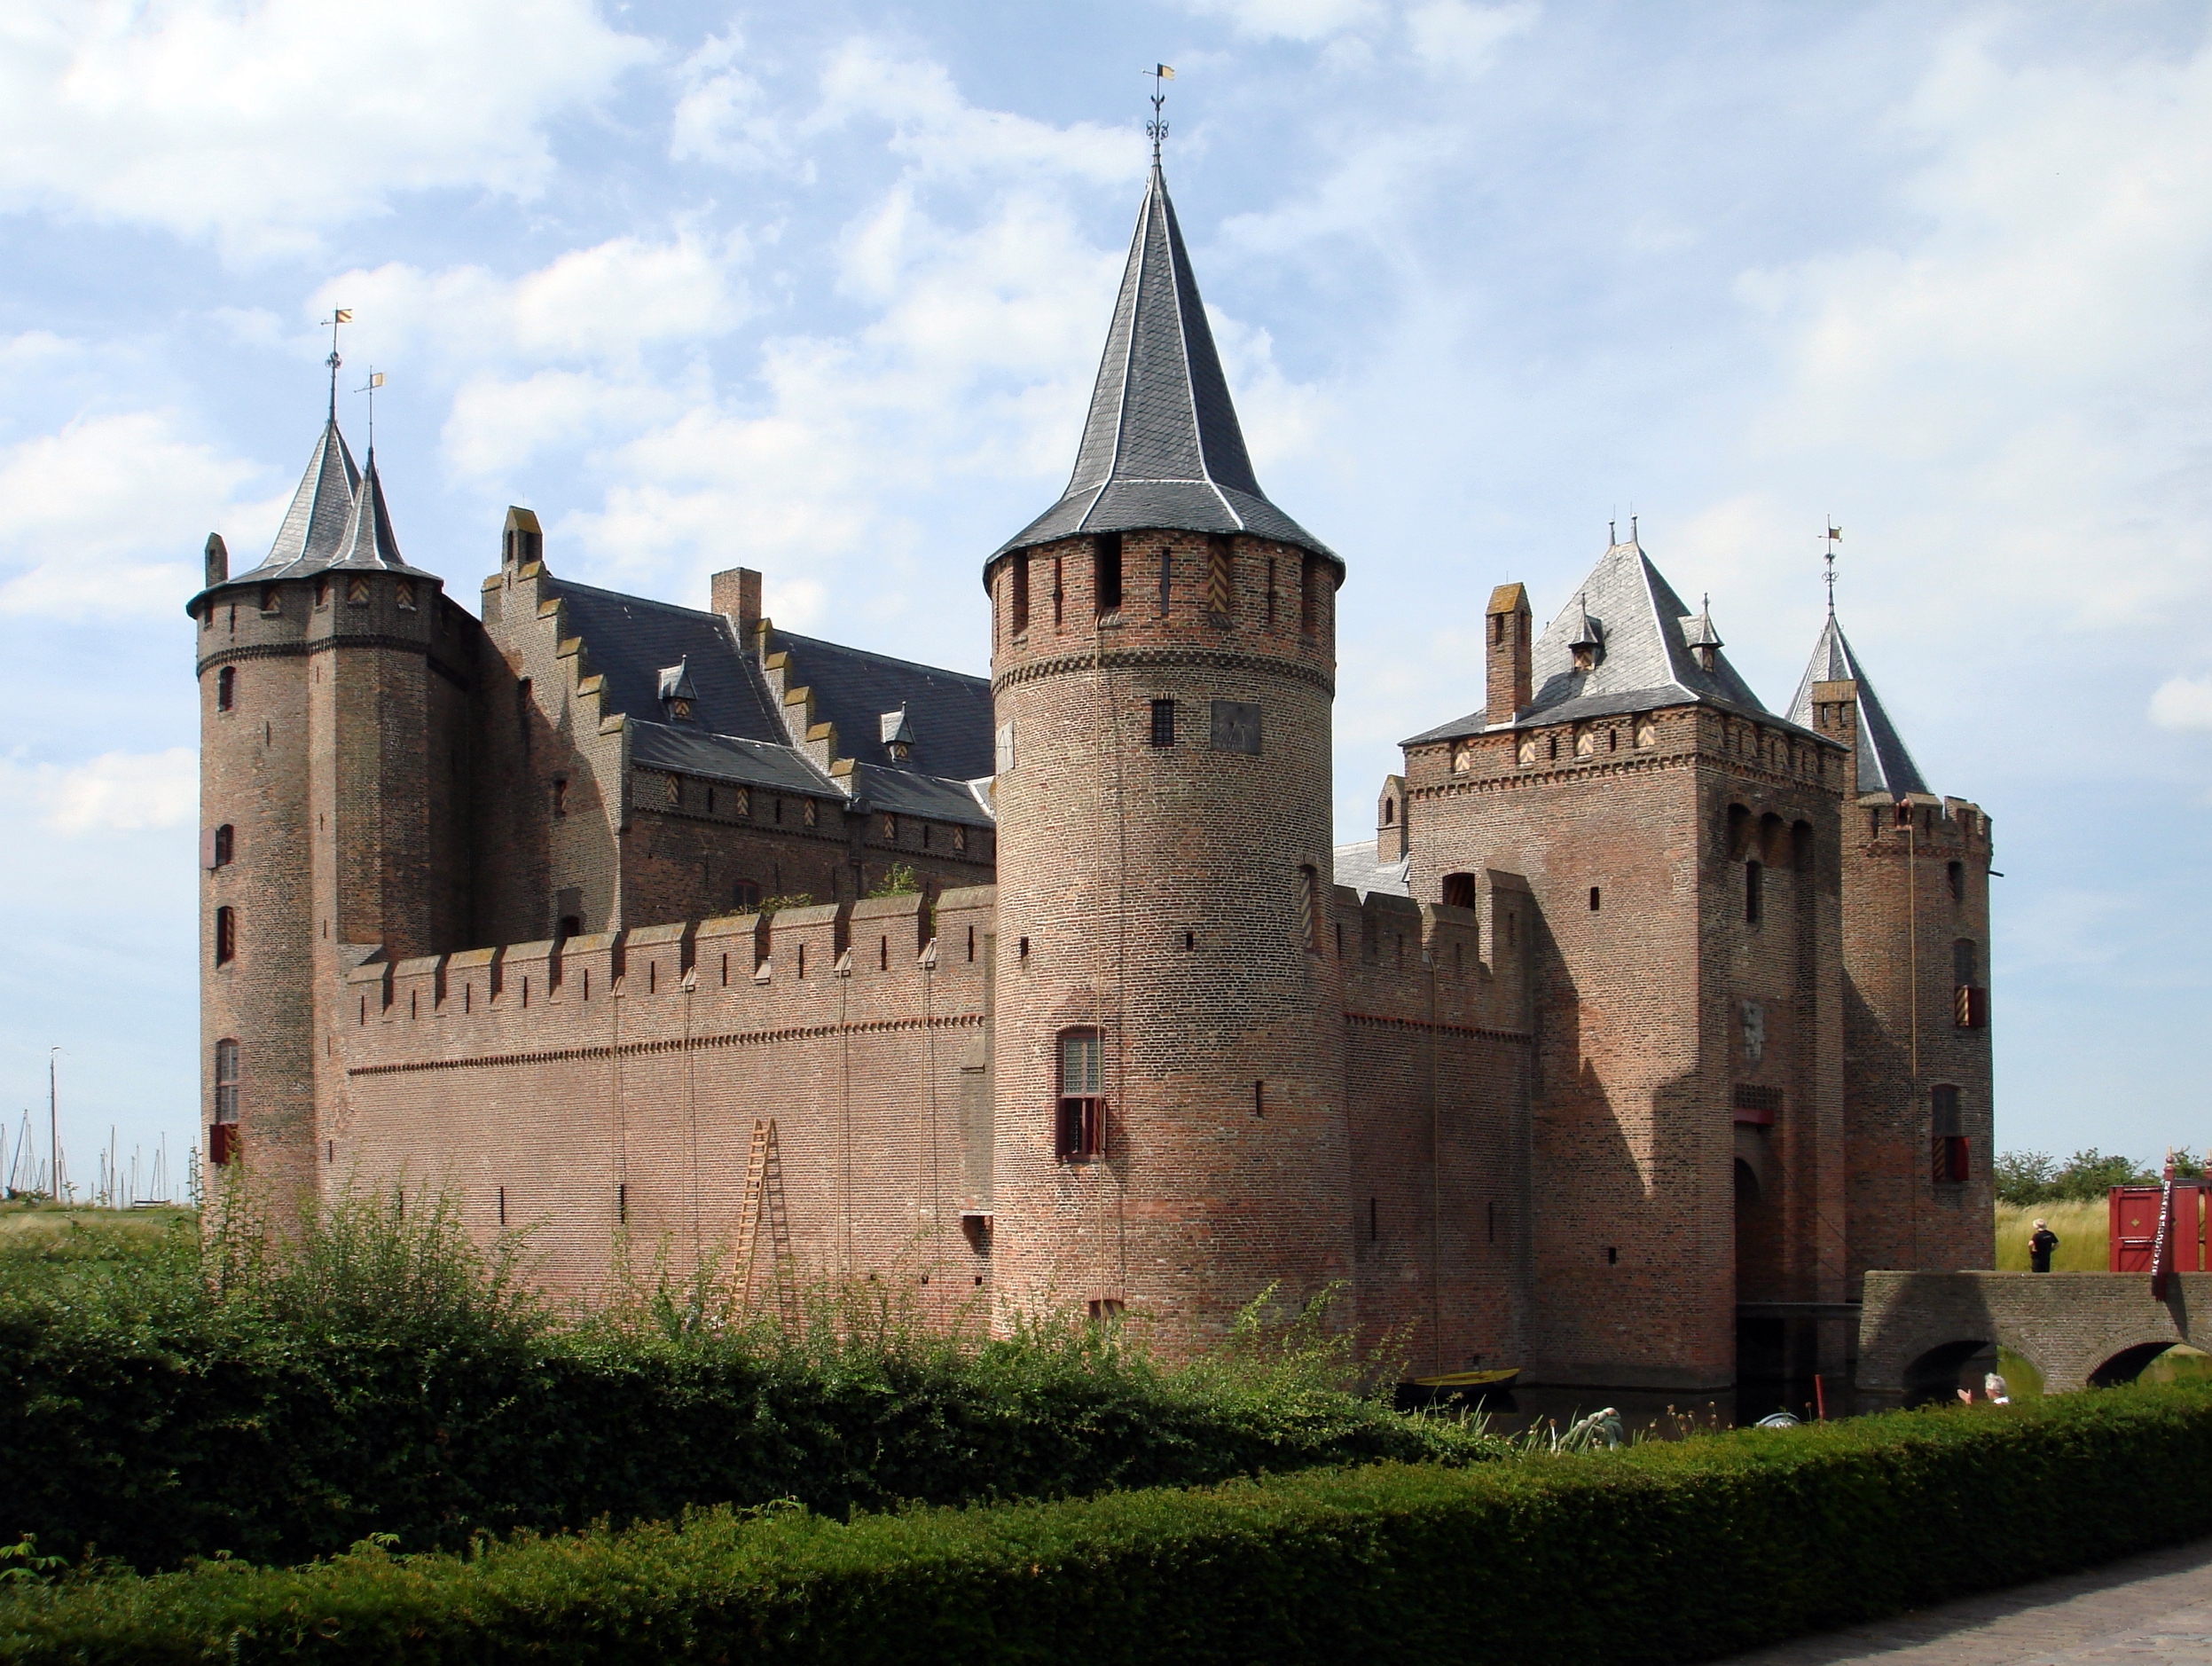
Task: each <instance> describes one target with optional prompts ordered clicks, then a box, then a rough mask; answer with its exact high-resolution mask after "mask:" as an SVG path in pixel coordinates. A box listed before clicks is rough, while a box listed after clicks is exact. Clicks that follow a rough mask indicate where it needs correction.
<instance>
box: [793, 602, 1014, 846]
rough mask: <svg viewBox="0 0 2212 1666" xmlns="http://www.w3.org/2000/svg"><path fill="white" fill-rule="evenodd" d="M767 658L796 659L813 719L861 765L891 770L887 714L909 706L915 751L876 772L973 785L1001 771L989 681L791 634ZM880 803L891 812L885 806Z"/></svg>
mask: <svg viewBox="0 0 2212 1666" xmlns="http://www.w3.org/2000/svg"><path fill="white" fill-rule="evenodd" d="M762 651H763V652H765V653H784V654H788V655H789V656H791V674H790V681H791V683H792V685H793V686H795V687H805V688H812V690H813V691H814V715H815V719H816V720H817V721H823V722H829V723H834V724H835V725H836V727H837V739H838V744H839V746H840V747H841V748H843V750H847V751H849V752H851V753H852V754H853V756H854V758H856V760H857V762H858V766H862V767H866V766H871V765H874V766H888V765H890V763H891V761H892V759H891V755H890V749H889V745H888V743H885V742H884V741H882V739H881V738H879V737H880V736H881V735H882V732H883V719H884V716H885V714H887V713H890V712H894V711H898V710H899V709H900V708H901V707H904V708H905V710H906V722H907V725H908V727H909V728H910V729H911V730H912V732H913V735H914V739H913V742H912V746H911V750H909V751H908V753H907V755H906V760H905V762H904V763H903V764H902V765H900V766H898V768H896V769H891V768H882V769H881V770H880V771H878V772H876V773H880V774H913V775H935V776H937V777H938V778H939V779H941V780H945V781H953V782H968V781H979V780H981V779H982V778H983V777H984V776H986V775H988V774H991V773H992V770H993V768H995V767H996V766H995V764H994V762H993V759H992V743H991V680H990V679H989V678H988V677H969V676H967V675H964V674H963V673H961V672H956V671H943V670H940V669H939V668H937V666H934V665H917V664H914V662H913V661H912V660H906V659H893V658H891V657H890V656H889V655H887V654H871V653H869V652H868V651H867V649H866V648H843V647H840V646H839V645H838V644H836V643H835V642H825V641H822V640H819V639H818V638H815V637H812V636H796V635H794V634H792V633H790V632H788V631H778V630H773V629H772V630H771V631H769V632H768V633H767V642H766V645H765V648H763V650H762ZM855 790H859V789H858V788H856V789H855ZM870 796H871V797H874V796H875V795H874V794H871V795H870ZM879 802H886V805H887V801H882V800H879ZM887 807H888V805H887ZM972 807H973V806H972V803H971V808H972ZM915 813H916V814H920V813H922V812H920V811H919V810H917V811H916V812H915Z"/></svg>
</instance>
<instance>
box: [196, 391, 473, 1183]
mask: <svg viewBox="0 0 2212 1666" xmlns="http://www.w3.org/2000/svg"><path fill="white" fill-rule="evenodd" d="M206 579H207V583H206V587H205V588H204V589H203V590H202V591H201V592H200V594H199V595H197V596H195V597H193V598H192V601H191V602H190V603H189V604H188V611H189V612H190V613H191V615H192V618H193V621H194V623H195V625H196V627H197V632H196V636H197V643H196V646H197V650H198V651H197V654H196V661H197V670H198V674H199V680H200V901H201V908H200V1073H201V1084H202V1091H201V1101H202V1103H201V1121H202V1123H203V1124H204V1125H205V1133H204V1136H203V1137H204V1148H205V1150H206V1151H207V1154H208V1159H209V1160H210V1161H211V1162H212V1163H214V1164H215V1165H216V1166H217V1167H226V1168H227V1167H231V1166H232V1165H233V1164H237V1163H241V1162H242V1163H244V1164H246V1165H247V1167H248V1168H249V1169H250V1171H251V1173H252V1174H253V1175H255V1179H256V1180H257V1182H259V1183H261V1184H262V1185H263V1186H264V1187H265V1188H266V1189H267V1191H268V1195H269V1196H270V1197H271V1199H272V1200H273V1201H276V1202H278V1203H279V1204H283V1203H286V1202H291V1201H298V1200H303V1199H304V1198H307V1197H309V1196H311V1195H312V1194H313V1193H314V1191H316V1190H317V1189H318V1188H317V1178H318V1172H319V1171H320V1169H321V1168H322V1167H325V1165H324V1164H323V1163H322V1161H321V1159H322V1158H323V1155H324V1153H325V1151H326V1149H327V1143H328V1137H329V1130H328V1128H326V1120H327V1117H326V1112H327V1111H328V1109H329V1107H330V1106H331V1105H332V1104H333V1103H335V1100H336V1097H337V1095H336V1084H335V1082H334V1081H321V1082H320V1083H319V1084H318V1078H321V1077H326V1076H330V1075H333V1073H335V1071H336V1068H337V1066H336V1064H335V1062H334V1058H333V1054H334V1049H333V1047H332V1046H331V1045H330V1043H329V1041H328V1039H327V1038H326V1036H325V1034H324V1032H325V1031H326V1030H327V1029H328V1028H329V1027H330V1026H332V1025H333V1024H335V1023H336V1022H338V1021H339V1020H340V1019H341V1018H342V1017H344V1016H346V1015H343V1014H341V1013H339V1012H338V1011H337V1010H336V1008H335V1002H336V999H337V994H336V991H337V988H338V981H339V978H340V976H341V974H342V972H343V971H345V970H347V969H349V967H350V966H352V965H354V964H356V963H359V962H360V961H361V960H363V959H365V958H366V957H368V956H369V955H372V954H373V953H375V952H376V951H377V950H378V949H381V950H382V951H383V952H384V954H385V955H386V956H387V957H388V958H389V959H393V960H397V959H401V958H404V957H405V956H408V955H420V954H425V953H427V952H430V951H431V950H432V949H433V948H434V947H440V946H441V945H440V944H439V942H438V939H440V938H441V937H443V936H444V935H445V934H446V931H447V930H448V928H449V927H450V925H451V923H452V919H453V916H454V915H455V912H456V910H457V909H458V908H459V906H460V898H459V892H458V891H457V890H456V887H455V879H456V876H458V874H459V867H460V865H459V863H458V862H456V861H451V860H441V858H443V857H447V856H448V854H449V853H447V852H446V851H445V849H444V846H445V845H448V844H450V843H451V841H452V840H453V839H454V838H456V837H459V828H458V821H459V819H458V818H454V817H444V818H440V817H439V816H438V815H437V814H436V812H437V811H438V810H439V809H440V808H442V803H441V795H442V793H443V792H444V791H445V790H448V789H449V788H450V786H451V784H453V783H456V782H459V780H460V779H461V773H460V771H459V770H458V769H457V768H456V767H455V765H456V762H457V756H456V752H455V748H456V746H457V744H458V736H459V734H460V732H461V727H460V726H459V725H458V724H456V723H454V722H452V721H451V720H450V714H449V713H448V712H447V711H445V710H444V708H445V707H447V706H449V705H451V703H452V702H453V701H454V700H455V699H456V698H459V691H458V689H448V688H446V687H445V686H444V685H445V684H446V683H451V682H458V681H459V680H461V679H459V678H458V676H457V675H456V673H455V672H451V671H450V670H449V671H448V672H447V674H446V676H445V678H443V679H440V678H438V677H436V676H435V675H434V674H433V665H432V664H431V662H432V661H433V660H434V659H435V657H436V653H437V647H438V640H439V639H440V637H441V636H442V635H443V633H444V629H443V627H444V624H445V614H444V609H445V606H446V604H445V603H444V601H443V596H442V594H441V586H440V583H439V580H438V579H437V578H435V576H434V575H432V574H429V573H427V572H423V571H420V570H417V569H415V568H412V567H409V566H407V565H406V564H405V563H404V562H402V561H401V559H400V557H399V552H398V549H397V546H396V544H395V543H394V541H393V538H392V534H391V529H390V525H389V521H388V516H387V515H386V513H385V508H384V500H383V492H382V490H381V488H380V485H379V483H378V481H377V477H376V463H375V459H374V457H373V455H372V457H371V458H370V460H369V466H368V472H367V474H366V475H363V474H362V473H361V472H360V471H359V470H358V469H357V468H355V466H354V462H353V459H352V457H351V455H350V454H349V452H348V451H347V449H346V443H345V440H344V438H343V437H342V436H341V435H340V433H339V431H338V425H337V422H336V420H334V418H333V420H329V421H326V423H325V425H324V428H323V432H322V435H321V436H320V437H319V438H318V440H317V442H316V445H315V452H314V454H313V456H312V457H310V460H309V462H308V468H307V474H306V475H305V477H304V478H303V479H302V481H301V483H300V487H299V490H298V491H297V492H296V493H295V494H294V497H293V500H292V506H291V507H290V509H289V511H288V512H287V513H286V516H285V520H284V523H283V526H282V527H281V529H280V530H278V534H277V540H276V544H275V546H274V547H273V548H271V551H270V554H269V557H268V559H267V560H266V561H264V562H262V563H261V565H260V566H258V567H256V568H255V569H254V570H252V571H250V572H247V573H243V574H240V575H239V576H238V577H236V578H232V577H231V574H230V571H229V555H228V553H227V551H226V550H225V549H224V545H223V541H222V540H221V539H220V538H209V539H208V552H207V573H206ZM441 820H443V825H440V824H439V823H440V821H441Z"/></svg>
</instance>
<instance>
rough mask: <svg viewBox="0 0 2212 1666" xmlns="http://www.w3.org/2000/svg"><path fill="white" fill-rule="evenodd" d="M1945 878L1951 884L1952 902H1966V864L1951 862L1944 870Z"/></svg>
mask: <svg viewBox="0 0 2212 1666" xmlns="http://www.w3.org/2000/svg"><path fill="white" fill-rule="evenodd" d="M1943 877H1944V878H1945V879H1947V880H1949V882H1950V887H1951V900H1952V901H1953V902H1964V901H1965V900H1966V864H1965V863H1964V862H1950V863H1948V864H1946V865H1945V867H1944V869H1943Z"/></svg>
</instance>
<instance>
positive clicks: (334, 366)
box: [323, 307, 353, 422]
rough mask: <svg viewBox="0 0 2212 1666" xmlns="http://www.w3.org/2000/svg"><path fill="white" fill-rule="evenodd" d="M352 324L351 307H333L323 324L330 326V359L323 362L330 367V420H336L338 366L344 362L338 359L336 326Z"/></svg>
mask: <svg viewBox="0 0 2212 1666" xmlns="http://www.w3.org/2000/svg"><path fill="white" fill-rule="evenodd" d="M352 322H353V309H352V308H351V307H333V308H332V309H331V310H330V316H329V317H328V318H325V319H324V320H323V323H325V324H326V325H328V326H330V357H329V358H326V359H325V360H324V361H323V363H325V364H326V365H329V366H330V420H332V421H333V422H335V421H336V420H338V366H339V365H342V364H344V363H345V362H346V361H345V360H344V359H342V358H339V357H338V326H340V325H341V324H350V323H352Z"/></svg>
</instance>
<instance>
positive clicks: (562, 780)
mask: <svg viewBox="0 0 2212 1666" xmlns="http://www.w3.org/2000/svg"><path fill="white" fill-rule="evenodd" d="M553 813H554V814H555V815H566V814H568V813H569V778H568V777H567V776H566V775H558V776H555V777H554V778H553Z"/></svg>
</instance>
